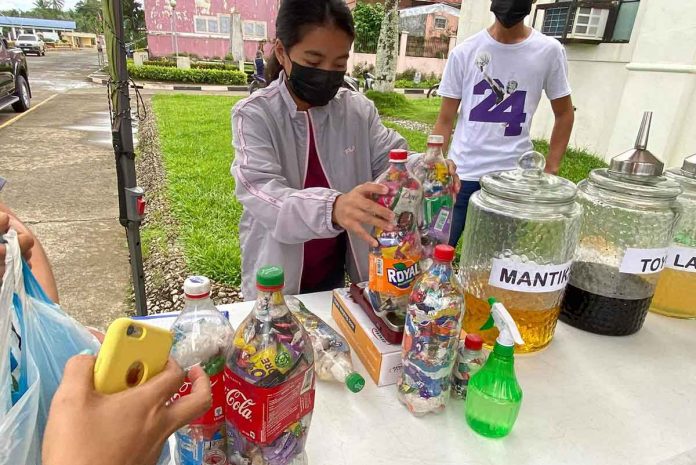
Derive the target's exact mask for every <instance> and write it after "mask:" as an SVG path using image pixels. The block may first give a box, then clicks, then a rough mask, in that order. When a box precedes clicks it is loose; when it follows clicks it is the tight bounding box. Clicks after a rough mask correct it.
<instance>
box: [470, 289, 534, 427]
mask: <svg viewBox="0 0 696 465" xmlns="http://www.w3.org/2000/svg"><path fill="white" fill-rule="evenodd" d="M488 303H489V304H490V305H491V316H490V317H489V319H488V321H487V322H486V324H485V325H484V326H483V327H482V328H481V329H490V328H492V327H493V325H494V324H495V326H496V327H498V329H499V330H500V334H499V336H498V339H497V340H496V342H495V346H494V347H493V352H492V353H491V355H490V357H488V361H486V363H485V365H483V367H481V369H480V370H479V371H478V372H477V373H476V374H475V375H474V376H472V377H471V379H470V380H469V387H468V391H467V396H466V422H467V423H468V424H469V426H471V429H473V430H474V431H476V432H477V433H478V434H480V435H482V436H486V437H489V438H502V437H504V436H507V435H508V434H509V433H510V431H511V430H512V427H513V426H514V424H515V421H516V420H517V414H518V413H519V412H520V405H521V404H522V389H521V388H520V385H519V383H518V382H517V377H516V376H515V361H514V351H515V343H517V344H524V341H523V340H522V336H521V335H520V332H519V330H518V329H517V325H516V324H515V320H513V319H512V317H511V316H510V314H509V313H508V311H507V310H506V309H505V307H504V306H503V305H502V304H501V303H499V302H496V301H495V299H493V298H491V299H488Z"/></svg>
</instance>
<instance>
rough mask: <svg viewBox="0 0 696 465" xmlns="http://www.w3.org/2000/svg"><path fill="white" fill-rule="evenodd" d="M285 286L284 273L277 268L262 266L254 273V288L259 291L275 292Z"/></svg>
mask: <svg viewBox="0 0 696 465" xmlns="http://www.w3.org/2000/svg"><path fill="white" fill-rule="evenodd" d="M284 284H285V273H284V272H283V269H282V268H281V267H279V266H264V267H263V268H261V269H260V270H259V271H258V272H257V273H256V288H257V289H259V290H261V291H277V290H279V289H282V288H283V285H284Z"/></svg>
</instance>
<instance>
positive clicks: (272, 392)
mask: <svg viewBox="0 0 696 465" xmlns="http://www.w3.org/2000/svg"><path fill="white" fill-rule="evenodd" d="M283 285H284V274H283V269H282V268H280V267H276V266H267V267H264V268H261V269H260V270H259V271H258V273H257V275H256V287H257V289H258V295H257V299H256V305H255V306H254V309H253V310H252V311H251V313H250V314H249V316H247V318H246V319H245V320H244V322H242V324H241V325H240V326H239V328H238V329H237V332H236V333H235V335H234V344H233V348H232V350H231V353H230V356H229V358H228V359H227V367H226V369H225V386H226V389H227V399H226V400H227V402H226V412H225V416H226V420H227V450H228V452H227V456H228V463H230V464H234V465H249V464H253V465H289V464H292V465H301V464H306V463H307V458H306V455H305V453H304V445H305V441H306V440H307V433H308V431H309V425H310V421H311V419H312V410H313V409H314V378H315V377H314V354H313V351H312V343H311V341H310V339H309V336H308V335H307V333H306V332H305V330H304V328H303V327H302V325H301V324H300V322H299V321H298V320H297V318H295V317H294V316H293V314H292V313H291V312H290V310H289V309H288V307H287V305H286V303H285V298H284V297H283V293H282V291H283Z"/></svg>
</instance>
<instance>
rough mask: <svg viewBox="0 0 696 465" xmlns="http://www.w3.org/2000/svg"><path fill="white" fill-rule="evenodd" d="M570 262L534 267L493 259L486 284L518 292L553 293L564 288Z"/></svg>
mask: <svg viewBox="0 0 696 465" xmlns="http://www.w3.org/2000/svg"><path fill="white" fill-rule="evenodd" d="M571 263H572V262H567V263H563V264H561V265H536V264H532V263H521V262H517V261H514V260H509V259H504V258H494V259H493V266H492V268H491V274H490V277H489V278H488V284H490V285H491V286H494V287H498V288H501V289H507V290H509V291H518V292H555V291H560V290H562V289H564V288H565V286H566V284H567V283H568V278H569V276H570V265H571Z"/></svg>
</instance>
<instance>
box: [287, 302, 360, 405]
mask: <svg viewBox="0 0 696 465" xmlns="http://www.w3.org/2000/svg"><path fill="white" fill-rule="evenodd" d="M285 302H286V303H287V305H288V308H289V309H290V311H291V312H292V314H293V315H295V317H296V318H297V319H298V320H299V321H300V323H302V326H303V327H304V329H305V331H307V334H308V335H309V338H310V339H311V341H312V348H313V349H314V369H315V370H316V373H317V376H318V377H319V379H320V380H322V381H338V382H339V383H343V384H345V386H346V388H348V390H349V391H351V392H360V391H361V390H362V388H363V387H365V378H363V377H362V375H361V374H360V373H358V372H356V371H355V370H353V361H352V360H351V356H350V346H349V345H348V341H346V340H345V338H344V337H343V336H341V335H340V334H339V333H338V332H337V331H336V330H334V329H333V328H332V327H331V326H329V325H328V324H326V322H325V321H324V320H322V319H321V318H319V317H318V316H317V315H315V314H314V313H312V312H311V311H309V309H307V307H306V306H305V305H304V304H303V303H302V302H301V301H300V299H298V298H297V297H293V296H286V297H285Z"/></svg>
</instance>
